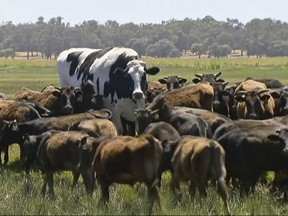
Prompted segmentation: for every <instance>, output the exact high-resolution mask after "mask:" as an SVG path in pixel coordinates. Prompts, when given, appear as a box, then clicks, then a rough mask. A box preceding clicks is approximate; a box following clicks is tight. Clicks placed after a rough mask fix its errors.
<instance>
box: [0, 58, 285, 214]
mask: <svg viewBox="0 0 288 216" xmlns="http://www.w3.org/2000/svg"><path fill="white" fill-rule="evenodd" d="M145 61H146V62H147V64H148V67H150V66H159V67H160V69H161V72H160V73H159V74H157V75H155V76H149V80H157V79H159V78H161V77H163V76H168V75H179V76H183V77H186V78H187V79H188V81H190V82H191V80H192V79H193V78H194V74H195V73H217V72H219V71H221V72H222V75H221V77H222V78H223V79H225V80H227V81H229V82H231V83H233V82H237V81H241V80H244V79H245V78H246V77H247V76H252V77H256V78H260V77H265V78H276V79H279V80H280V81H281V82H283V83H284V84H285V85H288V58H262V59H255V58H251V59H249V58H230V59H184V58H183V59H154V58H148V59H145ZM47 85H59V79H58V74H57V68H56V62H55V61H54V60H6V59H0V92H3V93H5V94H7V95H8V96H9V97H10V98H13V97H14V95H15V93H16V92H17V91H18V90H20V88H21V87H29V88H31V89H35V90H41V89H42V88H43V87H45V86H47ZM9 152H10V163H9V165H8V166H7V167H2V168H1V169H0V185H1V187H0V188H1V193H0V209H1V212H0V214H1V215H8V214H13V215H36V214H37V215H38V214H40V215H79V214H80V215H95V214H98V215H103V214H107V215H111V214H113V215H115V214H117V215H142V214H145V213H146V212H147V203H146V200H147V199H146V189H145V187H144V186H140V187H139V188H138V190H133V189H132V188H131V187H129V186H122V185H114V186H113V187H111V188H110V193H111V200H110V201H111V202H110V204H109V208H108V209H105V208H103V207H102V206H101V205H98V201H99V197H100V191H99V188H97V189H96V191H95V193H94V194H93V196H91V197H90V196H87V195H86V192H85V190H84V186H83V183H82V179H81V178H80V181H79V186H78V187H77V188H75V189H74V190H72V189H71V184H72V175H71V173H70V172H61V173H58V174H56V175H55V178H54V179H55V184H54V189H55V194H56V197H55V199H51V198H48V197H44V198H43V197H42V196H41V195H40V190H41V184H42V178H41V173H40V171H39V170H37V169H36V168H35V169H34V170H33V171H32V179H31V181H30V182H25V178H24V175H23V171H22V168H21V165H20V162H19V148H18V145H12V146H11V147H10V149H9ZM169 179H170V174H169V173H166V174H165V176H164V183H163V187H162V188H161V191H160V194H161V201H162V207H163V212H160V210H159V209H158V208H155V210H154V213H155V214H160V215H161V214H162V215H168V214H169V215H219V214H220V215H221V214H225V211H224V207H223V204H222V201H221V199H220V198H219V196H218V194H217V193H216V192H215V190H214V188H213V187H212V186H210V187H209V190H208V197H207V198H206V199H203V200H202V202H201V203H200V202H199V201H196V202H194V203H192V202H191V201H190V198H189V195H188V187H187V185H185V184H182V186H181V188H182V193H183V201H182V202H181V203H180V204H178V205H176V206H174V205H172V204H171V193H170V191H169ZM281 196H282V195H281V194H277V193H275V194H271V193H270V192H269V188H268V186H266V185H261V184H258V185H257V189H256V193H255V194H253V195H251V196H249V197H240V196H239V193H238V192H237V191H233V192H232V196H231V201H230V208H231V211H232V214H235V215H286V214H288V205H287V204H286V203H282V202H281V201H279V200H278V199H280V198H281Z"/></svg>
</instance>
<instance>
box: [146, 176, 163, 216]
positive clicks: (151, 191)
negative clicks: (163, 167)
mask: <svg viewBox="0 0 288 216" xmlns="http://www.w3.org/2000/svg"><path fill="white" fill-rule="evenodd" d="M146 186H147V191H148V199H149V201H150V207H149V215H151V214H152V210H153V205H154V202H155V200H156V202H157V204H158V206H159V208H160V209H161V211H162V207H161V202H160V196H159V188H158V179H155V180H154V181H153V182H146Z"/></svg>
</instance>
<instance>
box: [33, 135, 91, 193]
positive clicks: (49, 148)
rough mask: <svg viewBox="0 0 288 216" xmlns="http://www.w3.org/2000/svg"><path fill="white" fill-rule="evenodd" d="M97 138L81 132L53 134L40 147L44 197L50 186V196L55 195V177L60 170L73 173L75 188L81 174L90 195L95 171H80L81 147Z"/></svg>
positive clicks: (39, 157) (39, 158)
mask: <svg viewBox="0 0 288 216" xmlns="http://www.w3.org/2000/svg"><path fill="white" fill-rule="evenodd" d="M94 141H95V138H93V137H89V135H88V134H86V133H83V132H80V131H65V132H59V133H54V134H52V135H51V136H50V137H49V138H48V139H47V140H46V142H43V143H41V144H40V146H39V150H38V160H39V162H40V164H41V169H42V175H43V185H42V190H41V192H42V195H45V194H46V186H47V184H48V193H49V195H54V189H53V175H54V173H55V172H56V171H59V170H68V171H72V174H73V186H75V185H76V183H77V181H78V178H79V176H80V174H81V176H82V178H83V181H84V185H85V187H86V190H87V192H88V193H89V194H91V193H92V191H93V184H94V181H93V176H94V173H93V170H92V169H90V170H85V171H83V170H81V169H79V162H80V152H79V145H80V144H81V143H83V142H94Z"/></svg>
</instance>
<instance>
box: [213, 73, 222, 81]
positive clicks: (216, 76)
mask: <svg viewBox="0 0 288 216" xmlns="http://www.w3.org/2000/svg"><path fill="white" fill-rule="evenodd" d="M221 74H222V72H218V73H216V74H214V77H215V79H216V78H218V77H219V76H220V75H221Z"/></svg>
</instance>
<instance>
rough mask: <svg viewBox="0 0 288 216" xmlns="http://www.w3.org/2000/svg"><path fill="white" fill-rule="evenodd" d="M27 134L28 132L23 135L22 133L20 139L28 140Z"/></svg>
mask: <svg viewBox="0 0 288 216" xmlns="http://www.w3.org/2000/svg"><path fill="white" fill-rule="evenodd" d="M29 139H30V138H29V134H28V133H25V134H24V135H23V137H22V140H24V141H25V140H28V141H29Z"/></svg>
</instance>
